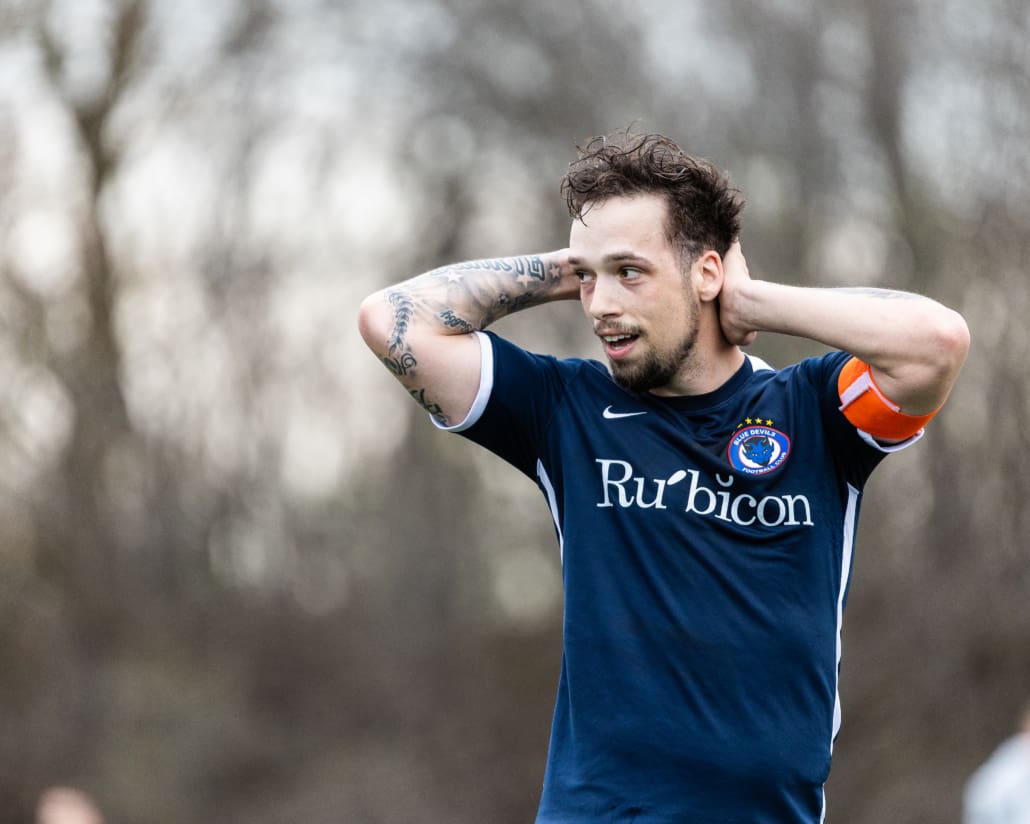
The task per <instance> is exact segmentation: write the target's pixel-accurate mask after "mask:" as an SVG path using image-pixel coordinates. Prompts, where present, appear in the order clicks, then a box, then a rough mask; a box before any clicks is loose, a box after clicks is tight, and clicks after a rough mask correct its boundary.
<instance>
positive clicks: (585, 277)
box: [576, 269, 594, 284]
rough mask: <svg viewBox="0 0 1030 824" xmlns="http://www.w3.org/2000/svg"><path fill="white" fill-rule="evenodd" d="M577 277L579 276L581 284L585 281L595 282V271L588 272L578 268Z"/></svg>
mask: <svg viewBox="0 0 1030 824" xmlns="http://www.w3.org/2000/svg"><path fill="white" fill-rule="evenodd" d="M576 277H578V278H579V282H580V283H581V284H583V283H593V281H594V273H593V272H586V271H584V270H583V269H577V270H576Z"/></svg>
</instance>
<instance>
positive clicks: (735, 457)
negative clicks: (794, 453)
mask: <svg viewBox="0 0 1030 824" xmlns="http://www.w3.org/2000/svg"><path fill="white" fill-rule="evenodd" d="M772 423H773V422H772V421H771V420H767V419H762V418H748V419H747V420H746V421H745V422H744V423H742V424H740V426H738V427H737V431H736V433H734V435H733V438H732V439H731V440H730V445H729V447H728V449H727V453H726V457H727V458H728V459H729V462H730V465H731V466H732V467H733V468H734V469H736V470H737V471H738V472H743V473H744V474H745V475H765V474H767V473H769V472H772V471H773V470H775V469H778V468H779V467H780V466H782V465H783V462H784V461H785V460H787V456H788V455H789V454H790V438H788V437H787V436H786V435H784V434H783V433H782V432H780V430H778V429H773V426H772Z"/></svg>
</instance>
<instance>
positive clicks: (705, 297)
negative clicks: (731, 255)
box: [692, 249, 724, 303]
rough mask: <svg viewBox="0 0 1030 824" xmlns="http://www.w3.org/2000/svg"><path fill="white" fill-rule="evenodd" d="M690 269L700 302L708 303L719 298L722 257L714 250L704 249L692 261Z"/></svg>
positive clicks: (721, 280)
mask: <svg viewBox="0 0 1030 824" xmlns="http://www.w3.org/2000/svg"><path fill="white" fill-rule="evenodd" d="M692 269H693V276H694V283H695V284H696V286H697V295H698V297H699V298H700V299H701V301H702V302H703V303H708V302H711V301H713V300H715V299H716V298H717V297H719V293H720V292H721V291H722V282H723V275H724V273H723V268H722V256H721V255H720V254H719V253H718V252H716V251H715V250H714V249H706V250H705V251H704V252H702V253H701V256H700V257H699V258H698V259H697V260H695V261H694V265H693V267H692Z"/></svg>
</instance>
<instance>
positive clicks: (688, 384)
mask: <svg viewBox="0 0 1030 824" xmlns="http://www.w3.org/2000/svg"><path fill="white" fill-rule="evenodd" d="M743 363H744V353H743V352H742V351H741V350H740V347H739V346H734V345H733V344H731V343H729V342H727V340H726V339H725V338H724V337H723V336H722V333H721V332H720V333H719V334H718V337H717V338H715V339H713V336H705V335H704V334H701V335H699V336H698V341H697V344H696V346H695V347H694V351H693V352H692V353H691V355H690V357H688V358H687V360H686V362H685V363H684V364H683V367H682V368H681V369H680V371H679V372H678V373H677V374H676V377H674V378H673V379H672V380H671V381H669V382H668V383H667V384H665V385H664V386H660V387H657V388H655V389H652V390H651V392H652V394H655V395H659V396H660V397H673V396H681V395H706V394H707V393H709V392H714V391H715V390H716V389H718V388H719V387H720V386H722V385H723V384H724V383H726V381H728V380H729V379H730V378H732V377H733V376H734V375H735V374H736V373H737V370H738V369H740V367H741V366H742V365H743Z"/></svg>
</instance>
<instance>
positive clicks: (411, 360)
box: [381, 352, 418, 377]
mask: <svg viewBox="0 0 1030 824" xmlns="http://www.w3.org/2000/svg"><path fill="white" fill-rule="evenodd" d="M381 360H382V362H383V366H385V367H386V368H387V369H389V370H390V371H391V372H393V374H395V375H396V376H397V377H401V376H402V375H407V374H408V371H409V370H411V369H414V368H415V367H416V366H418V361H417V360H415V356H414V355H413V354H411V352H404V353H403V354H401V356H400V357H399V358H391V357H390V356H389V355H387V356H386V357H384V358H381Z"/></svg>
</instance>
